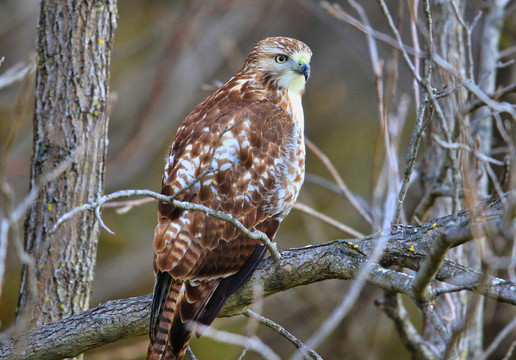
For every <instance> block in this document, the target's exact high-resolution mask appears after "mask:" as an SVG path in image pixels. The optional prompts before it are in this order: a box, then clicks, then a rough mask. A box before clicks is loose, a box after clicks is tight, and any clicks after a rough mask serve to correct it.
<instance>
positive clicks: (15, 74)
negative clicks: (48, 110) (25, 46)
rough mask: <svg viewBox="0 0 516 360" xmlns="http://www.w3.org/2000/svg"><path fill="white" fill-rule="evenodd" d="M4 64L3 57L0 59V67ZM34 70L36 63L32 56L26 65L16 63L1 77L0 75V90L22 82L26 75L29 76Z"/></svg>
mask: <svg viewBox="0 0 516 360" xmlns="http://www.w3.org/2000/svg"><path fill="white" fill-rule="evenodd" d="M3 62H4V57H2V58H1V59H0V66H1V65H2V63H3ZM34 70H36V61H35V58H34V56H31V59H30V60H29V61H28V62H27V63H26V64H23V63H21V62H20V63H17V64H15V65H14V66H12V67H11V68H9V69H7V70H6V71H5V72H4V73H3V74H2V75H0V89H3V88H5V87H7V86H9V85H11V84H14V83H15V82H17V81H20V80H22V79H23V78H25V77H26V76H27V75H29V74H31V73H32V72H34Z"/></svg>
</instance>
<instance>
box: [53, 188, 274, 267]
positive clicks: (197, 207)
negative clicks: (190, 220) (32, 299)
mask: <svg viewBox="0 0 516 360" xmlns="http://www.w3.org/2000/svg"><path fill="white" fill-rule="evenodd" d="M133 196H149V197H152V198H154V199H156V200H159V201H163V202H165V203H167V204H171V205H173V206H175V207H178V208H180V209H184V210H193V211H201V212H203V213H205V214H206V215H208V216H212V217H214V218H217V219H220V220H224V221H227V222H229V223H231V224H232V225H233V226H234V227H235V228H237V229H238V230H239V231H240V232H242V234H244V235H245V236H247V237H249V238H251V239H256V240H260V241H262V242H263V243H264V244H265V246H267V248H268V249H269V251H270V252H271V255H272V258H273V259H275V260H278V259H279V258H280V254H279V252H278V248H277V246H276V243H275V242H272V241H271V240H270V239H269V237H268V236H267V235H266V234H265V233H263V232H261V231H259V230H254V231H251V230H249V229H247V228H246V227H245V226H244V225H243V224H242V223H241V222H240V221H238V220H237V219H235V218H234V217H233V216H231V215H230V214H228V213H225V212H221V211H216V210H213V209H210V208H208V207H206V206H204V205H201V204H193V203H189V202H185V201H179V200H174V196H165V195H163V194H159V193H157V192H154V191H150V190H120V191H116V192H114V193H111V194H108V195H104V196H101V197H100V198H99V199H97V200H96V201H93V202H90V203H87V204H84V205H82V206H78V207H76V208H74V209H72V210H70V211H69V212H67V213H65V214H63V216H61V217H60V218H59V220H58V221H56V223H55V225H54V227H53V228H52V230H51V232H50V233H53V232H55V231H56V230H57V229H58V228H59V226H61V225H62V224H63V223H64V222H65V221H67V220H68V219H70V218H72V217H73V216H75V215H76V214H78V213H80V212H82V211H86V210H93V209H96V208H100V207H102V206H103V205H104V204H105V203H107V202H108V201H111V200H114V199H120V198H128V197H133ZM48 245H50V244H46V246H48Z"/></svg>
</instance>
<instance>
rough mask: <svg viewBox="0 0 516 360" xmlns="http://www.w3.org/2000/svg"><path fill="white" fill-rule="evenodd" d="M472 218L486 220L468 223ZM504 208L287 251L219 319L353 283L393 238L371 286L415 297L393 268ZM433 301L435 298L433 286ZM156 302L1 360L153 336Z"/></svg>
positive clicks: (115, 306)
mask: <svg viewBox="0 0 516 360" xmlns="http://www.w3.org/2000/svg"><path fill="white" fill-rule="evenodd" d="M471 214H481V215H479V216H476V217H474V218H473V221H472V220H470V217H472V215H471ZM502 217H503V205H502V203H501V202H500V201H497V202H495V203H493V204H492V205H490V206H489V207H487V208H486V209H484V211H479V210H478V209H475V211H472V212H460V213H459V216H458V218H457V219H456V220H455V222H454V223H451V225H450V219H451V217H444V218H441V219H438V220H436V221H434V222H432V223H425V224H423V225H421V226H398V227H396V228H395V229H394V230H393V231H392V232H391V234H387V235H386V234H383V233H378V234H374V235H371V236H368V237H365V238H362V239H351V240H347V239H341V240H334V241H330V242H326V243H321V244H316V245H309V246H306V247H302V248H295V249H289V250H284V251H282V254H281V258H280V259H279V260H278V261H273V260H272V259H271V258H267V259H265V260H264V261H263V262H262V263H261V264H260V266H259V267H258V269H257V271H256V272H255V273H254V275H253V276H252V278H251V280H250V281H248V282H247V283H246V284H245V285H244V286H243V287H242V288H241V289H239V290H238V291H237V292H236V293H235V294H233V296H231V297H230V298H229V300H228V302H227V303H226V305H225V306H224V308H223V309H222V311H221V313H220V314H219V316H233V315H237V314H241V313H242V312H243V311H244V310H245V308H246V307H247V306H249V305H250V304H251V303H252V302H253V292H254V291H253V287H254V286H255V285H256V284H257V283H260V284H262V285H263V289H264V296H269V295H272V294H275V293H277V292H281V291H285V290H287V289H290V288H293V287H296V286H300V285H307V284H311V283H314V282H318V281H322V280H326V279H341V280H350V279H354V278H355V277H356V276H357V274H358V273H359V272H360V268H361V266H362V265H363V264H365V263H366V262H367V256H368V255H369V253H370V251H372V249H373V248H374V244H375V242H376V241H378V240H379V239H380V238H381V237H385V236H387V237H388V244H387V246H386V249H385V252H384V254H383V256H382V258H381V259H380V261H379V264H378V265H377V266H375V268H374V269H373V271H372V272H371V273H370V274H369V276H368V279H367V282H368V283H370V284H372V285H374V286H378V287H380V288H382V289H385V290H391V291H395V292H400V293H403V294H407V295H409V296H413V294H412V286H413V284H414V276H412V275H408V274H404V273H401V272H398V271H395V270H392V269H387V267H388V266H393V265H397V266H401V267H405V268H409V269H412V270H415V271H418V270H419V267H420V264H422V263H423V260H424V259H426V258H427V257H428V256H429V253H430V249H431V247H432V244H433V241H434V240H435V236H436V234H446V237H447V241H448V242H450V243H452V246H457V245H460V244H463V243H465V242H467V241H469V240H471V239H473V238H474V235H473V231H472V229H471V228H472V227H473V226H477V227H478V226H480V225H482V226H484V227H487V228H490V229H498V228H499V227H500V226H501V223H502ZM435 278H436V279H437V280H439V281H444V282H447V283H450V284H453V285H460V286H462V287H463V288H464V289H465V290H470V291H473V292H475V293H478V294H481V295H484V296H487V297H489V298H492V299H495V300H497V301H500V302H506V303H509V304H513V305H516V284H514V283H512V282H509V281H506V280H503V279H500V278H495V277H490V276H486V275H485V274H482V273H481V272H479V271H476V270H473V269H470V268H467V267H464V266H462V265H460V264H457V263H454V262H451V261H448V260H444V261H443V262H442V265H441V268H440V269H439V271H437V273H436V274H435ZM428 289H429V293H430V296H434V297H435V296H437V295H439V294H440V292H437V291H435V289H434V287H433V285H432V284H430V285H429V287H428ZM150 305H151V296H150V295H146V296H141V297H137V298H129V299H122V300H112V301H108V302H106V303H104V304H101V305H98V306H97V307H95V308H93V309H91V310H88V311H85V312H83V313H81V314H78V315H75V316H71V317H68V318H66V319H64V320H61V321H58V322H55V323H51V324H48V325H45V326H41V327H39V328H36V329H33V330H30V331H27V332H25V333H22V334H20V335H18V336H15V337H12V338H9V339H6V340H5V341H3V343H2V344H1V346H0V358H9V359H12V360H16V359H30V358H38V359H43V358H44V359H60V358H63V357H73V356H75V355H78V354H81V353H83V352H85V351H87V350H89V349H92V348H95V347H98V346H100V345H103V344H107V343H110V342H113V341H116V340H119V339H123V338H127V337H131V336H136V335H144V334H145V333H146V332H147V327H148V322H149V314H150Z"/></svg>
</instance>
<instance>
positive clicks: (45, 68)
mask: <svg viewBox="0 0 516 360" xmlns="http://www.w3.org/2000/svg"><path fill="white" fill-rule="evenodd" d="M116 13H117V10H116V0H103V1H94V0H83V1H79V0H70V1H64V0H59V1H55V0H43V1H41V7H40V15H39V24H38V37H37V54H38V63H37V65H38V66H37V75H36V91H35V95H36V100H35V110H34V140H33V157H32V163H31V189H32V190H34V189H37V190H38V191H37V196H36V199H35V201H34V202H33V204H32V205H31V207H30V209H29V211H28V214H27V217H26V221H25V228H24V230H25V251H26V252H27V253H28V254H29V255H30V256H32V257H33V259H34V260H35V271H30V270H29V268H28V267H25V268H24V269H23V272H22V282H21V287H20V294H19V301H18V315H17V321H18V324H19V325H20V327H21V328H22V329H23V328H26V327H34V326H40V325H43V324H46V323H49V322H53V321H57V320H60V319H62V318H65V317H68V316H70V315H73V314H78V313H80V312H82V311H84V310H86V309H87V308H88V306H89V300H90V292H91V285H92V281H93V269H94V266H95V260H96V251H97V242H98V236H99V231H100V229H99V224H98V222H97V220H96V218H95V214H94V213H91V212H86V213H82V214H80V215H78V216H76V217H74V218H73V219H72V220H70V221H68V222H66V223H65V224H64V225H63V226H61V227H60V228H59V229H57V231H54V232H53V231H52V229H53V226H54V224H55V223H56V221H57V220H58V219H59V217H60V216H61V215H63V214H64V213H66V212H67V211H69V210H71V209H73V208H74V207H76V206H79V205H81V204H84V203H86V202H89V201H92V200H95V198H96V197H97V196H99V194H101V193H102V190H103V183H104V170H105V169H104V166H105V156H106V149H107V125H108V114H107V107H108V98H109V66H110V59H111V49H112V45H113V36H114V30H115V28H116V23H117V14H116ZM59 168H61V169H62V170H63V171H57V172H56V169H59ZM51 175H52V178H48V177H49V176H51ZM34 290H35V293H34Z"/></svg>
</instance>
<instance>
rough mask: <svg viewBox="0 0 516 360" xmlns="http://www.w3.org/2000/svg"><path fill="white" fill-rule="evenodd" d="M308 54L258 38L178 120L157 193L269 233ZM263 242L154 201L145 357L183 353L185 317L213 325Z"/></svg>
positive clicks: (281, 197) (300, 154) (288, 188)
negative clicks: (228, 74)
mask: <svg viewBox="0 0 516 360" xmlns="http://www.w3.org/2000/svg"><path fill="white" fill-rule="evenodd" d="M311 55H312V52H311V50H310V48H309V47H308V46H307V45H306V44H304V43H302V42H301V41H298V40H295V39H291V38H286V37H271V38H267V39H265V40H262V41H260V42H258V43H257V44H256V46H255V47H254V48H253V50H252V51H251V52H250V53H249V55H248V56H247V59H246V60H245V62H244V65H243V67H242V69H241V70H240V71H239V72H237V73H236V74H235V75H234V76H233V77H232V78H231V79H229V80H228V82H226V83H225V84H224V85H222V86H221V87H220V88H219V89H218V90H216V91H215V92H214V93H213V94H212V95H211V96H209V97H208V98H207V99H206V100H204V101H203V102H202V103H200V104H199V105H197V107H195V108H194V110H193V111H192V112H191V113H190V114H189V115H188V116H187V117H186V119H185V120H184V121H183V123H182V124H181V126H180V127H179V129H178V131H177V134H176V138H175V140H174V142H173V144H172V146H171V150H170V155H169V156H168V157H167V159H166V165H165V171H164V174H163V180H162V190H161V193H162V194H164V195H167V196H171V195H174V194H176V195H177V194H179V195H177V197H176V199H177V200H181V201H188V202H191V203H195V204H202V205H204V206H207V207H209V208H211V209H214V210H219V211H223V212H226V213H229V214H231V215H232V216H233V217H234V218H235V219H237V220H239V221H240V222H241V223H242V224H243V225H244V226H245V227H246V228H248V229H250V230H254V229H257V230H260V231H262V232H264V233H265V234H267V235H268V237H269V238H270V239H271V240H272V239H273V238H274V236H275V235H276V232H277V231H278V228H279V226H280V223H281V221H282V220H283V219H284V218H285V216H287V214H288V213H289V212H290V210H291V209H292V206H293V205H294V202H295V201H296V199H297V196H298V194H299V190H300V188H301V184H302V183H303V179H304V172H305V171H304V169H305V144H304V133H303V131H304V130H303V127H304V115H303V108H302V105H301V97H302V95H303V93H304V88H305V82H306V81H307V80H308V77H309V75H310V58H311ZM265 251H266V248H265V246H264V245H263V244H262V243H261V242H260V241H259V240H254V239H250V238H248V237H246V236H245V235H243V234H242V233H241V232H240V231H238V230H237V229H236V228H235V227H234V226H233V225H232V224H230V223H229V222H226V221H224V220H219V219H216V218H214V217H210V216H207V215H206V214H205V213H203V212H200V211H191V210H183V209H180V208H177V207H174V206H172V205H170V204H167V203H164V202H159V204H158V225H157V227H156V230H155V232H154V252H155V253H154V273H155V276H156V282H155V286H154V296H153V300H152V310H151V322H150V331H149V333H150V344H149V348H148V353H147V359H167V360H169V359H178V360H180V359H183V357H184V354H185V352H186V349H187V347H188V342H189V340H190V336H191V333H192V330H193V326H194V325H195V324H196V323H200V324H204V325H209V324H211V322H212V321H213V320H214V319H215V317H216V315H217V313H218V312H219V310H220V309H221V308H222V306H223V305H224V303H225V301H226V299H227V298H228V297H229V296H230V295H231V294H232V293H233V292H234V291H235V290H237V289H238V288H239V287H240V286H241V285H242V284H243V283H244V282H245V281H246V280H247V279H248V278H249V277H250V276H251V274H252V273H253V271H254V270H255V268H256V266H257V265H258V263H259V262H260V260H261V259H262V258H263V256H264V254H265Z"/></svg>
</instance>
